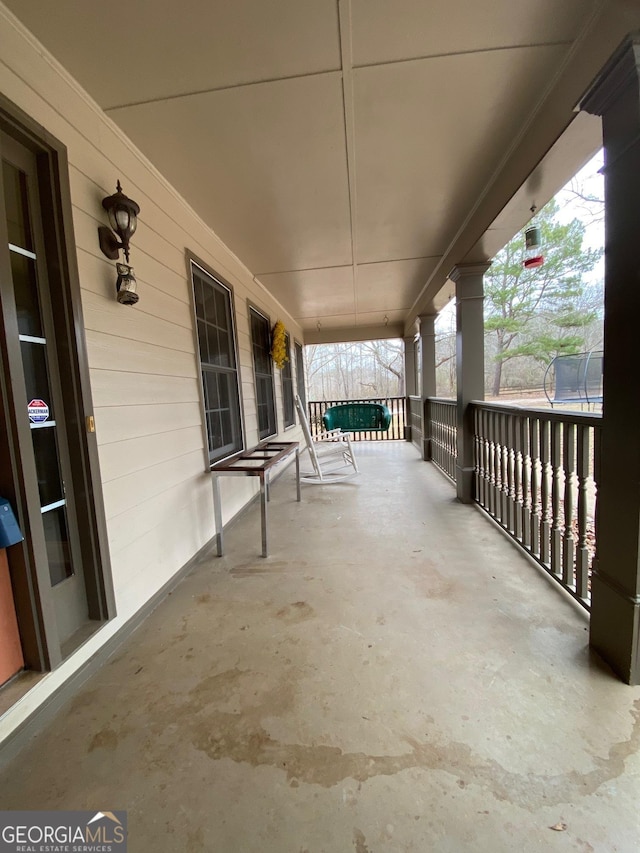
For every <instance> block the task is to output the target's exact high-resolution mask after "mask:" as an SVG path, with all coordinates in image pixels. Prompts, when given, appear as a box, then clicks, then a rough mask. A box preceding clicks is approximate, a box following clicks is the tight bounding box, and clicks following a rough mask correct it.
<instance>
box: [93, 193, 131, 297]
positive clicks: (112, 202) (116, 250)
mask: <svg viewBox="0 0 640 853" xmlns="http://www.w3.org/2000/svg"><path fill="white" fill-rule="evenodd" d="M102 206H103V207H104V209H105V210H106V211H107V214H108V216H109V225H110V226H111V229H112V231H113V232H115V235H116V236H114V234H113V233H112V231H111V230H109V228H107V227H106V226H104V225H101V226H100V228H98V236H99V238H100V249H101V250H102V254H103V255H105V256H106V257H107V258H109V260H111V261H117V260H118V258H119V256H120V252H121V251H122V252H124V256H125V259H126V261H127V262H126V264H120V263H118V264H116V270H117V272H118V281H117V283H116V289H117V297H116V298H117V300H118V302H120V303H122V304H123V305H135V304H136V302H137V301H138V299H139V298H140V297H139V296H138V294H137V292H136V278H135V276H134V274H133V268H132V267H130V266H129V240H130V239H131V237H132V236H133V234H134V233H135V230H136V228H137V225H138V214H139V213H140V206H139V205H138V204H137V203H136V202H135V201H133V200H132V199H130V198H128V196H126V195H125V194H124V193H123V192H122V187H121V186H120V181H118V183H117V186H116V192H115V193H114V194H113V195H110V196H107V198H104V199H102ZM116 237H119V238H120V239H119V240H118V239H116Z"/></svg>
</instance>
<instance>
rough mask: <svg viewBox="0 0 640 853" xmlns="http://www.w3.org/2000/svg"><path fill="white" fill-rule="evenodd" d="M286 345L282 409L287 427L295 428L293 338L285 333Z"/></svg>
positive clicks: (283, 367)
mask: <svg viewBox="0 0 640 853" xmlns="http://www.w3.org/2000/svg"><path fill="white" fill-rule="evenodd" d="M284 345H285V347H286V350H287V360H286V361H285V363H284V365H283V366H282V370H281V371H280V373H281V375H282V409H283V414H284V425H285V427H290V426H293V425H294V424H295V422H296V416H295V406H294V402H293V369H292V365H291V338H290V336H289V333H288V332H285V336H284Z"/></svg>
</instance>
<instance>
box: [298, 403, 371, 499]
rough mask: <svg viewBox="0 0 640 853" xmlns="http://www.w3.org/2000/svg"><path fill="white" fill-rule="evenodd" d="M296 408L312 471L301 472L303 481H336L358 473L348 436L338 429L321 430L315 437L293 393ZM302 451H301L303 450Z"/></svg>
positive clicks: (300, 404) (302, 407) (302, 408)
mask: <svg viewBox="0 0 640 853" xmlns="http://www.w3.org/2000/svg"><path fill="white" fill-rule="evenodd" d="M296 409H297V410H298V417H299V418H300V426H301V427H302V432H303V433H304V438H305V441H306V443H307V446H306V448H305V449H306V450H307V451H308V452H309V459H310V461H311V465H312V467H313V470H312V471H307V472H304V471H302V472H301V473H300V480H301V481H302V482H303V483H338V482H340V481H341V480H347V479H349V478H350V477H355V475H356V474H358V473H359V472H358V463H357V462H356V458H355V456H354V455H353V447H352V445H351V436H350V435H349V433H348V432H342V430H340V429H332V430H329V431H327V432H323V433H322V435H320V436H318V437H317V438H313V437H312V435H311V429H310V428H309V421H308V420H307V415H306V413H305V410H304V406H303V405H302V401H301V400H300V397H298V396H297V395H296ZM303 452H304V451H303Z"/></svg>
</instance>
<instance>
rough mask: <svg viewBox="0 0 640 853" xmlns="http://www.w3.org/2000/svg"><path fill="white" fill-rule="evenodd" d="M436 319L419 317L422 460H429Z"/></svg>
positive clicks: (426, 315) (434, 381)
mask: <svg viewBox="0 0 640 853" xmlns="http://www.w3.org/2000/svg"><path fill="white" fill-rule="evenodd" d="M435 322H436V317H435V315H434V314H421V315H420V351H421V359H422V360H421V363H420V373H421V375H422V388H421V389H420V390H419V392H418V393H419V394H421V396H422V458H423V459H425V460H427V461H429V460H430V459H431V424H430V422H429V407H428V405H427V403H426V400H427V398H428V397H435V396H436V329H435Z"/></svg>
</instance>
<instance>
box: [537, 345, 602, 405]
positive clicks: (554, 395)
mask: <svg viewBox="0 0 640 853" xmlns="http://www.w3.org/2000/svg"><path fill="white" fill-rule="evenodd" d="M602 361H603V353H602V350H593V351H592V352H578V353H575V354H574V355H557V356H556V357H555V358H554V359H552V361H551V362H550V364H549V366H548V367H547V369H546V371H545V374H544V393H545V396H546V398H547V400H548V401H549V403H551V407H552V408H553V406H554V405H555V404H556V403H581V404H584V403H586V404H587V405H590V404H598V403H600V404H601V403H602Z"/></svg>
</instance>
